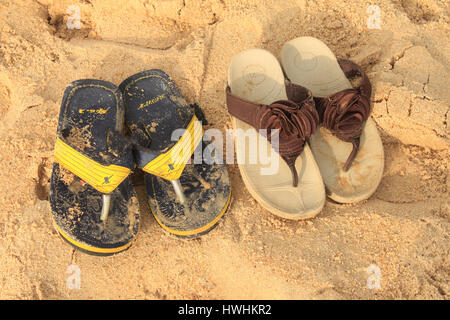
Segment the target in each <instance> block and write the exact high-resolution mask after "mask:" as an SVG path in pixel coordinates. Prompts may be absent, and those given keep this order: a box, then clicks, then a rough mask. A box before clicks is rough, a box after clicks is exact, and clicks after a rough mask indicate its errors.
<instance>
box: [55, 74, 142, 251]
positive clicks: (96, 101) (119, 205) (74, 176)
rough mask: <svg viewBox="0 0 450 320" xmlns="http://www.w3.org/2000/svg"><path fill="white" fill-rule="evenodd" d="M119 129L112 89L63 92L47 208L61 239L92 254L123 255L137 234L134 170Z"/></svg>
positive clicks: (117, 96) (96, 85) (99, 86)
mask: <svg viewBox="0 0 450 320" xmlns="http://www.w3.org/2000/svg"><path fill="white" fill-rule="evenodd" d="M123 128H124V109H123V104H122V96H121V93H120V91H119V89H118V88H117V87H116V86H115V85H113V84H112V83H109V82H105V81H100V80H78V81H75V82H73V83H72V84H71V85H70V86H69V87H68V88H67V89H66V91H65V93H64V97H63V100H62V103H61V110H60V114H59V122H58V130H57V139H56V144H55V163H54V165H53V172H52V177H51V187H50V204H51V207H52V217H53V222H54V226H55V228H56V229H57V231H58V232H59V234H60V235H61V236H62V237H63V238H64V239H65V240H66V241H67V242H69V243H70V244H71V245H73V246H74V247H76V248H78V249H80V250H82V251H84V252H87V253H90V254H95V255H111V254H114V253H118V252H121V251H124V250H126V249H127V248H128V247H130V245H131V244H132V242H133V240H134V238H135V236H136V233H137V231H138V225H139V209H138V205H137V198H136V194H135V192H134V189H133V186H132V185H131V182H130V178H129V177H128V176H129V174H130V173H131V170H132V169H133V168H134V160H133V154H132V146H131V144H130V143H129V142H128V141H127V140H126V139H125V138H124V137H123V136H122V133H123V132H122V131H123Z"/></svg>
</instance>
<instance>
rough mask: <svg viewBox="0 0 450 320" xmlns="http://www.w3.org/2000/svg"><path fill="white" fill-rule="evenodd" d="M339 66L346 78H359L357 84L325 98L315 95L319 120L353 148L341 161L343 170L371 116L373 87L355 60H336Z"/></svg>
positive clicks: (348, 164) (353, 155) (354, 153)
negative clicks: (345, 159) (343, 161)
mask: <svg viewBox="0 0 450 320" xmlns="http://www.w3.org/2000/svg"><path fill="white" fill-rule="evenodd" d="M338 62H339V66H340V67H341V69H342V71H343V72H344V74H345V76H346V77H347V78H352V77H356V76H360V77H361V83H360V85H359V86H358V87H355V88H352V89H347V90H343V91H340V92H337V93H335V94H333V95H331V96H329V97H326V98H315V99H314V100H315V102H316V108H317V111H318V113H319V116H320V123H321V124H322V125H323V126H324V127H325V128H327V129H329V130H330V131H331V133H332V134H333V135H335V136H336V137H338V138H339V139H341V140H342V141H345V142H351V143H352V145H353V149H352V151H351V153H350V155H349V157H348V158H347V161H346V163H345V164H344V168H343V169H344V171H347V170H348V169H349V168H350V166H351V165H352V162H353V160H354V159H355V157H356V155H357V154H358V149H359V144H360V137H361V134H362V130H363V125H364V122H365V121H366V120H367V119H368V118H369V115H370V96H371V94H372V86H371V84H370V81H369V78H368V77H367V75H366V74H365V72H364V71H363V70H362V69H361V67H360V66H359V65H357V64H356V63H354V62H352V61H350V60H345V59H338Z"/></svg>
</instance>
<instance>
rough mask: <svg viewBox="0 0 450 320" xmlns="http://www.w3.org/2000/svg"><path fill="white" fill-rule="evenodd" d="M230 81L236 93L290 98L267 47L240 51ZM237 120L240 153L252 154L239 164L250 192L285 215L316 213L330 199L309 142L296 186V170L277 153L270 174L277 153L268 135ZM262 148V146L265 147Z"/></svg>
mask: <svg viewBox="0 0 450 320" xmlns="http://www.w3.org/2000/svg"><path fill="white" fill-rule="evenodd" d="M228 84H229V86H230V89H231V92H232V93H233V94H234V95H236V96H238V97H240V98H243V99H246V100H249V101H252V102H256V103H262V104H271V103H272V102H274V101H277V100H286V99H287V96H286V90H285V82H284V75H283V72H282V70H281V67H280V65H279V63H278V61H277V59H276V58H275V57H274V56H273V55H272V54H271V53H269V52H268V51H266V50H262V49H249V50H246V51H243V52H241V53H239V54H237V55H236V56H235V57H234V58H233V60H232V62H231V64H230V68H229V73H228ZM232 124H233V127H234V129H235V136H236V139H235V145H236V156H237V158H238V159H247V160H246V161H244V162H243V161H241V163H240V164H239V169H240V172H241V175H242V179H243V181H244V183H245V185H246V187H247V189H248V190H249V192H250V193H251V195H252V196H253V197H254V198H255V199H256V200H257V201H258V202H259V203H260V204H261V205H262V206H263V207H264V208H265V209H267V210H268V211H270V212H272V213H274V214H276V215H278V216H280V217H283V218H286V219H305V218H311V217H313V216H315V215H317V214H318V213H319V212H320V211H321V210H322V207H323V205H324V203H325V191H324V186H323V182H322V178H321V176H320V172H319V168H318V166H317V164H316V162H315V160H314V157H313V156H312V153H311V150H310V148H309V146H308V144H305V146H304V150H303V152H302V153H301V155H300V156H299V157H298V158H297V160H296V163H295V167H296V168H297V172H298V175H299V184H298V186H297V187H293V186H292V173H291V170H290V168H289V167H288V165H287V164H286V163H285V161H284V160H282V159H281V157H280V156H279V155H278V154H275V155H272V156H274V157H276V158H277V159H276V160H277V161H276V162H277V166H278V168H277V169H276V170H275V171H273V172H271V174H267V173H268V171H267V170H268V169H269V168H270V167H271V164H273V163H269V164H267V163H265V162H266V161H267V159H270V157H269V156H270V154H271V153H273V151H272V148H271V145H270V143H269V142H268V141H267V139H266V138H264V137H263V136H261V135H259V133H257V131H256V129H254V128H253V127H251V126H250V125H248V124H246V123H245V122H243V121H241V120H239V119H237V118H235V117H232ZM248 134H250V135H252V134H253V136H256V137H257V140H258V141H253V142H251V143H249V140H248V138H246V137H245V135H248ZM255 146H258V147H256V148H255ZM261 147H263V150H260V149H261ZM264 150H265V151H264ZM255 152H256V153H257V154H258V155H259V154H261V155H262V156H263V157H261V156H257V157H256V159H255V157H254V156H255ZM251 157H253V159H255V160H256V161H253V163H251V162H250V161H249V160H248V159H250V158H251ZM272 162H273V161H272Z"/></svg>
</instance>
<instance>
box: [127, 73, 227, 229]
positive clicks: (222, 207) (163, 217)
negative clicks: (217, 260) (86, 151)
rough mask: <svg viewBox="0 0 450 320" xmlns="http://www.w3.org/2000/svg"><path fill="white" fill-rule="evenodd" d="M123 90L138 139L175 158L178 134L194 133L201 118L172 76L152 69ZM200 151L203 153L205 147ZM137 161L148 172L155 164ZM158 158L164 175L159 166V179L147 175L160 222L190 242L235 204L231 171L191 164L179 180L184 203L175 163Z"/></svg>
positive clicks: (129, 121) (158, 153)
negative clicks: (178, 186) (175, 182)
mask: <svg viewBox="0 0 450 320" xmlns="http://www.w3.org/2000/svg"><path fill="white" fill-rule="evenodd" d="M120 89H121V90H122V92H123V96H124V101H125V106H126V121H127V125H128V127H129V129H130V131H131V132H132V135H133V136H135V137H137V139H138V140H139V144H140V145H141V146H142V147H145V148H148V149H149V150H151V152H153V153H154V154H155V157H158V156H161V155H164V154H167V153H170V152H171V150H173V149H172V148H174V147H175V146H176V144H177V140H176V137H175V138H174V136H173V133H174V132H175V131H176V130H177V129H186V128H188V129H189V128H190V127H191V126H192V121H193V120H195V119H196V118H195V113H194V109H193V108H191V107H190V106H189V105H188V104H187V102H186V101H185V99H184V98H183V96H182V95H181V93H180V91H179V89H178V88H177V86H176V85H175V83H174V82H173V81H172V80H171V79H170V77H169V76H168V75H167V74H166V73H164V72H163V71H161V70H148V71H144V72H141V73H139V74H136V75H134V76H131V77H130V78H128V79H126V80H125V81H124V82H123V83H122V84H121V85H120ZM187 131H189V130H187ZM192 132H193V133H194V135H198V134H200V136H199V137H200V139H201V134H202V133H201V130H200V131H198V130H197V131H195V132H194V131H192ZM192 139H196V138H195V137H192ZM197 148H202V144H200V145H198V146H197ZM201 150H203V149H201ZM191 151H193V150H191ZM189 156H190V154H189ZM136 158H137V159H138V160H137V163H138V165H139V166H140V167H141V168H142V167H144V171H145V170H146V169H145V168H147V167H148V165H147V164H148V162H149V160H152V159H149V158H146V156H145V154H143V153H140V152H138V153H137V154H136ZM158 159H159V158H158ZM158 159H157V160H155V161H154V162H156V165H160V166H163V168H162V170H161V168H157V167H155V168H154V169H155V170H154V171H152V173H153V174H149V173H147V172H146V173H145V181H146V186H147V192H148V196H149V204H150V208H151V210H152V213H153V215H154V216H155V218H156V220H157V221H158V223H159V224H160V225H161V226H162V227H163V228H164V229H165V230H166V231H168V232H171V233H172V234H175V235H177V236H180V237H187V238H190V237H196V236H199V235H201V234H204V233H205V232H207V231H209V230H211V229H212V228H213V227H214V226H215V225H216V224H217V223H218V222H219V220H220V218H221V217H222V216H223V214H224V213H225V212H226V209H227V208H228V206H229V204H230V198H231V188H230V180H229V176H228V171H227V169H226V166H225V165H223V164H213V165H208V164H205V163H204V164H195V165H194V164H193V163H190V164H186V166H185V167H184V170H183V171H182V174H181V176H180V177H179V179H178V180H179V182H180V183H181V186H182V188H183V190H184V194H185V196H186V202H185V203H184V204H181V203H180V202H179V201H178V198H177V195H176V194H175V192H174V189H173V186H172V183H171V181H169V180H173V179H172V177H171V171H173V170H174V167H173V166H172V165H173V163H163V161H162V160H161V161H158ZM153 160H154V159H153ZM172 160H174V161H176V160H177V159H172ZM151 163H152V162H150V164H151ZM161 163H162V164H161ZM180 173H181V171H180ZM157 174H158V175H160V176H157Z"/></svg>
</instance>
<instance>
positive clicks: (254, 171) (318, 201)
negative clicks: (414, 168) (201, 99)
mask: <svg viewBox="0 0 450 320" xmlns="http://www.w3.org/2000/svg"><path fill="white" fill-rule="evenodd" d="M280 60H281V66H280V63H279V62H278V60H277V58H275V57H274V56H273V55H272V54H271V53H270V52H268V51H266V50H263V49H249V50H245V51H242V52H240V53H239V54H237V55H236V56H235V57H234V58H233V59H232V61H231V64H230V67H229V72H228V85H229V88H230V90H231V93H232V94H233V95H235V96H237V97H240V98H243V99H246V100H248V101H251V102H255V103H260V104H267V105H269V104H271V103H272V102H274V101H278V100H286V99H287V94H286V88H285V75H286V77H287V78H288V79H289V80H290V81H291V82H292V83H293V84H296V85H300V86H303V87H305V88H307V89H309V90H310V91H311V93H312V95H313V96H314V97H319V98H320V97H329V96H331V95H333V94H335V93H337V92H340V91H342V90H346V89H350V88H353V87H352V84H351V83H350V81H349V79H348V78H347V77H346V76H345V74H344V72H343V71H342V69H341V67H340V66H339V64H338V61H337V59H336V57H335V55H334V54H333V52H332V51H331V50H330V49H329V48H328V47H327V45H326V44H324V43H323V42H322V41H320V40H318V39H316V38H312V37H300V38H297V39H294V40H291V41H289V42H287V43H285V45H284V46H283V48H282V50H281V55H280ZM232 124H233V127H234V129H235V134H236V155H237V158H238V159H248V156H249V153H250V152H252V151H251V150H252V149H253V148H254V146H251V145H250V144H249V143H245V141H246V139H245V137H239V135H246V134H248V132H249V131H248V130H255V131H256V129H254V128H253V127H251V126H250V125H248V124H247V123H245V122H243V121H241V120H239V119H237V118H235V117H233V116H232ZM236 129H241V130H236ZM246 132H247V133H246ZM258 137H259V139H263V140H262V141H263V143H267V146H266V148H265V150H269V152H270V150H271V147H270V142H269V141H267V140H266V138H264V137H262V136H261V135H258ZM264 141H265V142H264ZM253 150H254V149H253ZM351 152H352V143H349V142H344V141H342V140H340V139H338V138H337V137H336V136H334V135H333V134H332V133H331V132H330V131H329V130H328V129H326V128H324V127H323V126H320V127H319V128H318V130H317V131H316V133H315V134H313V135H312V136H311V138H310V140H309V141H308V142H307V143H305V146H304V149H303V152H302V153H301V154H300V156H299V157H298V158H297V160H296V162H295V167H296V169H297V172H298V185H297V186H296V187H294V186H293V184H292V173H291V169H290V168H289V167H288V165H287V164H286V163H285V161H283V160H282V159H281V158H280V159H278V160H279V161H278V163H279V165H278V170H277V171H276V172H275V173H274V174H270V175H267V173H266V172H265V171H264V169H267V168H268V167H270V164H267V163H264V162H265V161H264V160H263V159H260V157H258V159H257V160H256V161H254V163H249V162H248V161H247V162H245V163H241V164H239V169H240V172H241V175H242V179H243V181H244V183H245V185H246V187H247V189H248V190H249V192H250V194H251V195H252V196H253V197H254V198H255V199H256V200H257V201H258V202H259V203H260V204H261V206H262V207H264V208H265V209H267V210H268V211H270V212H272V213H274V214H275V215H277V216H280V217H282V218H286V219H293V220H299V219H307V218H312V217H314V216H316V215H317V214H318V213H320V211H321V210H322V208H323V206H324V205H325V199H326V195H328V197H329V198H331V199H332V200H334V201H336V202H340V203H355V202H358V201H362V200H365V199H368V198H369V197H370V196H371V195H372V194H373V193H374V192H375V190H376V189H377V187H378V185H379V183H380V181H381V177H382V174H383V167H384V152H383V145H382V142H381V139H380V136H379V133H378V131H377V128H376V126H375V123H374V121H373V120H372V119H371V118H370V117H369V118H368V119H367V121H365V123H364V124H363V130H362V134H361V137H360V146H359V150H358V153H357V156H356V158H355V159H354V161H353V163H352V165H351V166H350V168H349V169H348V170H347V171H345V170H344V169H343V165H344V164H345V162H346V160H347V158H348V157H349V154H350V153H351ZM258 153H259V152H258ZM276 156H278V157H279V155H278V154H276Z"/></svg>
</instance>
